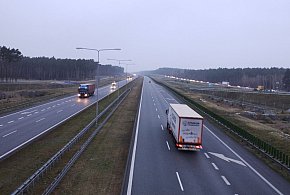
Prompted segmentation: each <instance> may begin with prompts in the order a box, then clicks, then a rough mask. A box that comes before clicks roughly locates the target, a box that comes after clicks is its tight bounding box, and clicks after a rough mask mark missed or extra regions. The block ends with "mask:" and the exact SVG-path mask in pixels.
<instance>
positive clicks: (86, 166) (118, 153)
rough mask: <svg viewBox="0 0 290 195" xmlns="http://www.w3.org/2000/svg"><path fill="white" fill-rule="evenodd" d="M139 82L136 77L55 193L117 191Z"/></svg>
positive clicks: (128, 142)
mask: <svg viewBox="0 0 290 195" xmlns="http://www.w3.org/2000/svg"><path fill="white" fill-rule="evenodd" d="M141 85H142V80H141V79H139V80H138V82H137V84H136V85H135V86H134V87H133V90H132V91H131V93H130V94H129V95H128V97H127V98H126V99H125V101H124V102H123V103H122V104H121V105H120V106H119V108H118V109H117V110H116V111H115V113H114V114H113V116H112V117H111V118H110V120H109V121H108V122H107V123H106V125H105V126H104V127H103V128H102V130H101V131H100V132H99V134H98V135H97V136H96V137H95V138H94V140H93V142H92V143H91V144H90V145H89V147H88V148H87V149H86V151H85V152H84V153H83V155H82V156H81V157H80V159H78V161H77V162H76V164H75V165H74V166H73V167H72V168H71V170H70V171H69V172H68V174H67V175H66V176H65V178H64V180H63V181H62V182H61V184H60V186H58V187H57V189H56V190H55V192H54V194H120V192H121V188H122V182H123V177H124V172H125V167H126V162H127V155H128V151H129V146H130V140H131V136H132V130H133V126H134V120H135V116H136V112H137V108H138V104H139V97H140V93H141Z"/></svg>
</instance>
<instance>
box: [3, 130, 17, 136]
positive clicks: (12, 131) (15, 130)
mask: <svg viewBox="0 0 290 195" xmlns="http://www.w3.org/2000/svg"><path fill="white" fill-rule="evenodd" d="M15 132H17V130H15V131H12V132H10V133H8V134H6V135H3V136H2V137H7V136H8V135H11V134H12V133H15Z"/></svg>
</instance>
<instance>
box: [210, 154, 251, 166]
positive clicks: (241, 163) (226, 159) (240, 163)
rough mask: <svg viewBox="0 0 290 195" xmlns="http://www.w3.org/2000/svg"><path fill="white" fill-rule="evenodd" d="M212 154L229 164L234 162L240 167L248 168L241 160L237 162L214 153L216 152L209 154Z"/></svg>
mask: <svg viewBox="0 0 290 195" xmlns="http://www.w3.org/2000/svg"><path fill="white" fill-rule="evenodd" d="M209 153H210V154H212V155H214V156H216V157H218V158H220V159H222V160H225V161H227V162H231V161H232V162H234V163H237V164H239V165H242V166H244V167H245V166H246V165H245V164H244V163H243V162H242V161H239V160H235V159H231V158H228V157H225V156H224V155H223V154H219V153H214V152H209Z"/></svg>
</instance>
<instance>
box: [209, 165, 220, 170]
mask: <svg viewBox="0 0 290 195" xmlns="http://www.w3.org/2000/svg"><path fill="white" fill-rule="evenodd" d="M211 164H212V166H213V167H214V168H215V170H219V168H218V167H217V166H216V165H215V164H214V163H211Z"/></svg>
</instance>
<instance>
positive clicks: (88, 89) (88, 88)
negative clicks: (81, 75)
mask: <svg viewBox="0 0 290 195" xmlns="http://www.w3.org/2000/svg"><path fill="white" fill-rule="evenodd" d="M95 88H96V87H95V84H80V86H79V89H78V96H79V97H80V98H81V97H90V96H92V95H94V93H95Z"/></svg>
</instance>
